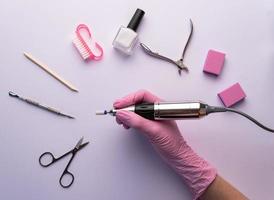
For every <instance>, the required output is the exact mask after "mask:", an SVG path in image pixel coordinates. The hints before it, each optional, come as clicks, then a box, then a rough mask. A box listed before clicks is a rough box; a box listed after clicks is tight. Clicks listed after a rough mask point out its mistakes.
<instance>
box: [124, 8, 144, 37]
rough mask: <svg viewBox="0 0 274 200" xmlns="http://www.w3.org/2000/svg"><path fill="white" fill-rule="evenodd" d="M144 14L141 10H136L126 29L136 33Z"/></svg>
mask: <svg viewBox="0 0 274 200" xmlns="http://www.w3.org/2000/svg"><path fill="white" fill-rule="evenodd" d="M144 14H145V12H144V11H143V10H141V9H139V8H137V10H136V11H135V13H134V15H133V17H132V18H131V20H130V22H129V24H128V25H127V27H128V28H130V29H132V30H134V31H135V32H136V30H137V28H138V26H139V24H140V22H141V20H142V18H143V16H144Z"/></svg>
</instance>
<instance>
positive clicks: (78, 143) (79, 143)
mask: <svg viewBox="0 0 274 200" xmlns="http://www.w3.org/2000/svg"><path fill="white" fill-rule="evenodd" d="M83 140H84V137H81V139H80V140H79V141H78V142H77V144H76V146H75V149H79V147H80V145H81V144H82V142H83Z"/></svg>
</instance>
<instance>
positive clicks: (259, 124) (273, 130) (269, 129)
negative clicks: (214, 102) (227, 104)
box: [206, 105, 274, 133]
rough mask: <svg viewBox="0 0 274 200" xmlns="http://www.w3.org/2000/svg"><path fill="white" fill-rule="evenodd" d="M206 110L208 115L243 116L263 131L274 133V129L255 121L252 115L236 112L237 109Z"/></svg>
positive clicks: (219, 108)
mask: <svg viewBox="0 0 274 200" xmlns="http://www.w3.org/2000/svg"><path fill="white" fill-rule="evenodd" d="M206 110H207V114H210V113H216V112H233V113H237V114H239V115H242V116H243V117H245V118H247V119H249V120H250V121H252V122H253V123H255V124H256V125H257V126H259V127H261V128H262V129H264V130H266V131H269V132H272V133H274V129H271V128H269V127H267V126H265V125H263V124H261V123H260V122H258V121H257V120H256V119H254V118H253V117H251V116H250V115H248V114H246V113H244V112H241V111H238V110H235V109H232V108H224V107H215V106H208V105H207V107H206Z"/></svg>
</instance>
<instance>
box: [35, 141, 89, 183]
mask: <svg viewBox="0 0 274 200" xmlns="http://www.w3.org/2000/svg"><path fill="white" fill-rule="evenodd" d="M83 139H84V138H83V137H82V138H81V139H80V140H79V141H78V142H77V144H76V146H75V147H74V148H73V149H72V150H70V151H68V152H67V153H65V154H64V155H62V156H60V157H58V158H55V157H54V155H53V154H52V153H51V152H45V153H43V154H42V155H41V156H40V157H39V164H40V165H41V166H42V167H49V166H51V165H52V164H53V163H55V162H57V161H58V160H60V159H62V158H64V157H66V156H67V155H69V154H72V156H71V158H70V160H69V162H68V164H67V166H66V168H65V170H64V171H63V173H62V175H61V177H60V179H59V183H60V185H61V186H62V187H63V188H69V187H70V186H71V185H72V183H73V182H74V176H73V174H72V173H71V172H70V171H68V168H69V166H70V163H71V161H72V160H73V158H74V156H75V155H76V153H77V152H78V151H80V150H81V149H82V148H84V147H85V146H86V145H87V144H88V143H89V142H85V143H84V144H82V142H83ZM65 176H66V177H70V179H69V181H68V183H63V182H62V180H63V179H64V177H65ZM66 179H67V178H66Z"/></svg>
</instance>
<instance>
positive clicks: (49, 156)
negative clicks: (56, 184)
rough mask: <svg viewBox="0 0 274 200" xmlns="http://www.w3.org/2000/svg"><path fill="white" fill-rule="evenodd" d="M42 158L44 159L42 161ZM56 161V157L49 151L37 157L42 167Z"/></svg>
mask: <svg viewBox="0 0 274 200" xmlns="http://www.w3.org/2000/svg"><path fill="white" fill-rule="evenodd" d="M43 159H44V161H43ZM55 161H56V158H55V157H54V155H53V154H52V153H51V152H45V153H43V154H42V155H41V156H40V157H39V164H40V165H41V166H42V167H48V166H50V165H51V164H53V163H54V162H55Z"/></svg>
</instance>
